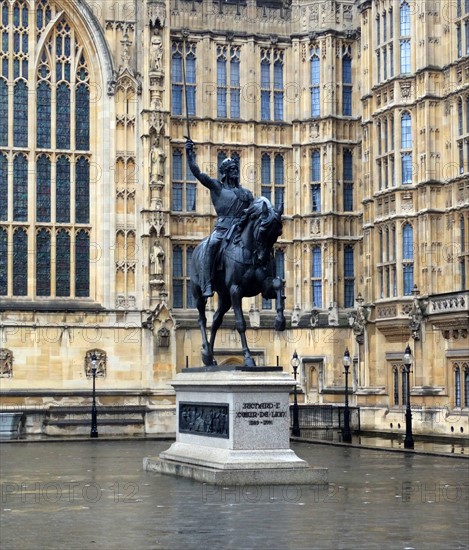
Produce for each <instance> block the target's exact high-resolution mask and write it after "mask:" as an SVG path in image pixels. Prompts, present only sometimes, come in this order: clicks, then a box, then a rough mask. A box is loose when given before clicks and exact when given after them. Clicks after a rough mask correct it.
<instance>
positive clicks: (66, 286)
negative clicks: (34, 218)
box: [55, 229, 70, 296]
mask: <svg viewBox="0 0 469 550" xmlns="http://www.w3.org/2000/svg"><path fill="white" fill-rule="evenodd" d="M56 250H57V253H56V262H55V294H56V296H70V235H69V234H68V232H67V231H65V230H63V229H62V230H61V231H58V232H57V236H56Z"/></svg>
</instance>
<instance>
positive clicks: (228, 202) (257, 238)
mask: <svg viewBox="0 0 469 550" xmlns="http://www.w3.org/2000/svg"><path fill="white" fill-rule="evenodd" d="M186 154H187V159H188V163H189V167H190V169H191V171H192V173H193V175H194V177H195V178H197V180H198V181H200V183H201V184H202V185H204V186H205V187H207V188H208V189H209V190H210V197H211V200H212V203H213V206H214V208H215V211H216V213H217V221H216V224H215V228H214V230H213V232H212V234H211V235H210V236H209V237H207V238H206V239H204V240H203V241H202V242H201V243H200V244H199V245H198V246H197V247H196V248H195V250H194V253H193V255H192V264H191V290H192V294H193V296H194V299H195V302H196V306H197V310H198V312H199V319H198V323H199V326H200V330H201V333H202V361H203V363H204V365H206V366H213V365H216V361H215V359H214V356H213V350H214V344H215V337H216V334H217V331H218V329H219V328H220V326H221V324H222V321H223V317H224V315H225V313H226V312H227V311H228V310H229V309H230V308H231V307H233V311H234V314H235V319H236V329H237V331H238V332H239V335H240V338H241V343H242V347H243V354H244V364H245V366H247V367H255V366H256V364H255V362H254V359H253V358H252V356H251V353H250V351H249V347H248V344H247V340H246V321H245V320H244V315H243V310H242V299H243V298H244V297H249V296H257V294H260V293H262V296H263V297H264V298H266V299H272V298H275V300H276V311H277V314H276V317H275V330H278V331H282V330H285V317H284V313H283V309H284V299H285V296H284V288H283V281H282V279H280V278H279V277H277V276H276V273H275V259H274V253H273V246H274V244H275V242H276V241H277V239H278V238H279V237H280V235H281V234H282V214H283V205H282V207H281V208H280V209H279V210H276V209H275V208H274V207H273V206H272V204H271V203H270V201H269V200H268V199H266V198H265V197H260V198H258V199H254V197H253V196H252V193H251V192H250V191H248V190H247V189H244V188H243V187H241V186H240V185H239V166H238V161H237V159H234V158H227V159H225V160H224V161H223V162H222V163H221V165H220V174H221V181H218V180H216V179H213V178H211V177H210V176H208V175H207V174H204V173H203V172H201V171H200V169H199V167H198V166H197V163H196V159H195V153H194V143H193V141H192V140H190V139H187V142H186ZM214 292H216V293H217V294H218V309H217V311H216V312H215V314H214V316H213V323H212V330H211V334H210V340H209V339H208V337H207V318H206V316H205V307H206V305H207V299H208V298H209V297H210V296H213V294H214Z"/></svg>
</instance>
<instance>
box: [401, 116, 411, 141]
mask: <svg viewBox="0 0 469 550" xmlns="http://www.w3.org/2000/svg"><path fill="white" fill-rule="evenodd" d="M411 147H412V121H411V118H410V114H409V113H404V114H403V115H402V117H401V148H402V149H410V148H411Z"/></svg>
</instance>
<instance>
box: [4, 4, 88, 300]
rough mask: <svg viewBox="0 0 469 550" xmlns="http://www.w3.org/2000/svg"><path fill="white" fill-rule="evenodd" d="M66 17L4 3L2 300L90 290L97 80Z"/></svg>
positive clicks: (52, 7) (50, 7)
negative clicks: (93, 82) (92, 96)
mask: <svg viewBox="0 0 469 550" xmlns="http://www.w3.org/2000/svg"><path fill="white" fill-rule="evenodd" d="M65 13H66V10H65V11H63V8H59V7H58V6H57V5H56V4H55V3H53V2H49V0H36V1H35V2H28V1H26V0H15V1H11V2H9V1H8V0H0V19H1V20H0V42H1V48H0V147H1V148H2V149H4V148H8V149H7V150H6V151H0V222H2V223H3V226H2V228H0V231H1V234H0V254H1V255H2V256H3V257H2V258H0V279H1V280H0V292H1V293H3V294H2V295H5V294H6V295H8V291H9V292H10V294H11V293H12V292H13V293H14V295H15V296H30V297H31V298H32V297H33V292H34V296H72V292H74V293H75V289H76V294H73V295H75V296H82V297H88V296H89V292H90V290H89V288H90V266H89V265H88V264H89V257H90V246H89V243H90V238H91V237H90V227H89V226H88V224H89V223H90V207H89V203H90V166H91V155H89V154H88V151H89V149H90V139H91V131H92V127H91V122H92V117H91V107H92V106H91V102H90V92H89V90H90V84H91V79H90V74H89V70H88V66H87V63H86V59H85V53H84V49H83V46H82V44H80V42H79V40H78V33H77V32H76V31H75V30H74V29H72V27H71V25H70V23H69V22H68V21H67V16H66V15H65ZM52 23H53V24H52ZM46 28H47V34H46V33H45V30H46ZM33 61H34V64H35V67H34V71H30V70H29V68H30V67H31V64H32V62H33ZM36 64H37V66H36ZM72 71H73V73H72ZM8 79H10V80H11V88H10V87H8V85H9V82H10V81H9V80H8ZM33 90H34V95H33V96H31V101H30V100H29V94H30V93H31V92H32V91H33ZM53 126H55V127H56V130H53V129H52V128H53ZM10 128H11V130H10ZM34 128H36V129H35V130H33V133H32V134H31V129H34ZM72 130H73V133H72ZM13 147H15V148H17V149H16V150H15V149H13ZM18 148H21V149H23V150H18ZM44 149H46V151H44ZM55 149H58V150H59V151H56V150H55ZM63 149H66V150H67V151H69V152H67V154H66V155H65V154H64V153H63V152H60V150H62V151H63ZM76 151H80V153H79V154H74V153H75V152H76ZM72 159H73V161H72ZM72 166H73V172H72ZM72 193H73V196H72ZM31 201H34V202H31ZM30 205H31V207H29V206H30ZM72 207H73V209H74V211H72ZM16 222H19V223H16ZM23 223H24V225H25V227H24V228H23V227H22V226H21V224H23ZM54 223H57V224H67V225H68V224H71V223H72V224H73V223H79V224H87V227H86V228H83V230H84V231H85V232H84V233H80V231H81V228H75V229H73V228H70V227H66V228H64V231H62V230H61V229H60V228H59V227H57V228H54V226H53V224H54ZM13 224H14V225H13ZM26 226H27V228H26ZM77 231H78V233H77ZM75 237H76V238H75ZM28 239H30V240H28ZM28 244H29V246H30V248H31V250H34V254H30V255H29V258H28ZM2 247H3V248H2ZM5 247H6V250H7V253H5V254H4V252H3V250H4V248H5ZM75 260H77V264H76V273H75V271H73V272H72V271H71V270H72V267H71V266H72V265H74V262H75ZM7 263H8V265H9V271H8V272H7ZM54 264H55V267H54ZM28 269H29V271H30V275H31V276H30V277H28ZM7 277H8V278H9V279H10V285H9V288H7V286H8V285H7ZM53 278H54V279H55V280H52V279H53ZM74 279H75V284H74Z"/></svg>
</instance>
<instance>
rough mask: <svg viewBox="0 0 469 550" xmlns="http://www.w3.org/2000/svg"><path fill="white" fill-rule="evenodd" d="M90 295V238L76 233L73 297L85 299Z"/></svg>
mask: <svg viewBox="0 0 469 550" xmlns="http://www.w3.org/2000/svg"><path fill="white" fill-rule="evenodd" d="M89 294H90V236H89V235H88V233H87V232H86V231H83V230H81V231H78V233H77V234H76V237H75V295H76V296H79V297H81V298H86V297H87V296H89Z"/></svg>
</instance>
